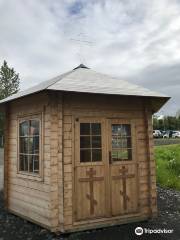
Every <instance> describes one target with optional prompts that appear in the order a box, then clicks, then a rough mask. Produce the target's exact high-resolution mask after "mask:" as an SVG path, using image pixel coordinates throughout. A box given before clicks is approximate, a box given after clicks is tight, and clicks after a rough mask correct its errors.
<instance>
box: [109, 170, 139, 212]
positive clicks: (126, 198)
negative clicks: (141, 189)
mask: <svg viewBox="0 0 180 240" xmlns="http://www.w3.org/2000/svg"><path fill="white" fill-rule="evenodd" d="M119 173H121V175H119V176H114V177H112V179H114V180H119V179H122V187H123V191H120V194H121V195H122V196H123V208H124V210H126V209H127V201H129V197H128V195H127V189H126V179H127V178H133V177H135V175H134V174H127V173H128V169H126V167H125V166H123V167H122V169H119Z"/></svg>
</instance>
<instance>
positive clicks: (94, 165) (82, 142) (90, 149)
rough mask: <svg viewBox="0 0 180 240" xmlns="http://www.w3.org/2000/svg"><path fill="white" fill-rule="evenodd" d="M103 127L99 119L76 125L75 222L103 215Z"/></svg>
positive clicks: (104, 202)
mask: <svg viewBox="0 0 180 240" xmlns="http://www.w3.org/2000/svg"><path fill="white" fill-rule="evenodd" d="M104 131H105V123H104V121H103V120H101V119H94V118H93V119H88V118H83V119H82V118H81V119H76V121H75V205H76V206H75V218H76V221H80V220H86V219H93V218H101V217H104V216H105V215H106V209H107V206H106V197H105V195H106V192H107V183H106V180H107V179H106V178H105V172H106V166H107V164H106V161H107V158H106V157H105V141H104V139H105V138H104Z"/></svg>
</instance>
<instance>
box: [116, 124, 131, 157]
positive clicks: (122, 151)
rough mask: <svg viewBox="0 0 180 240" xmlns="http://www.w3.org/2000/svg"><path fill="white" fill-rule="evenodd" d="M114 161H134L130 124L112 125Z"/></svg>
mask: <svg viewBox="0 0 180 240" xmlns="http://www.w3.org/2000/svg"><path fill="white" fill-rule="evenodd" d="M111 131H112V155H111V157H112V160H113V161H122V160H132V141H131V125H130V124H112V128H111Z"/></svg>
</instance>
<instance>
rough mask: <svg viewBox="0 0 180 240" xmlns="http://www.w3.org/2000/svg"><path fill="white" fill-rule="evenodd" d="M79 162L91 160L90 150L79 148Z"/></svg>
mask: <svg viewBox="0 0 180 240" xmlns="http://www.w3.org/2000/svg"><path fill="white" fill-rule="evenodd" d="M80 162H91V150H90V149H86V150H84V149H81V150H80Z"/></svg>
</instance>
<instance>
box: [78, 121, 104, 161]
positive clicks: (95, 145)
mask: <svg viewBox="0 0 180 240" xmlns="http://www.w3.org/2000/svg"><path fill="white" fill-rule="evenodd" d="M97 161H102V147H101V124H100V123H80V162H97Z"/></svg>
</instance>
